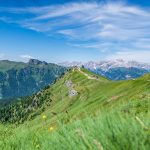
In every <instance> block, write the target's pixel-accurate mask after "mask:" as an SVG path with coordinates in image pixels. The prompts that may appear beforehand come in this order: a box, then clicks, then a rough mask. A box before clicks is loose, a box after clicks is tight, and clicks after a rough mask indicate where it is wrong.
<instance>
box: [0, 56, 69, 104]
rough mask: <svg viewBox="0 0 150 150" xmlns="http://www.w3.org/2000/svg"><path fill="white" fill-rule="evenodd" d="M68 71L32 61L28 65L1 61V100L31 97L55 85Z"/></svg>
mask: <svg viewBox="0 0 150 150" xmlns="http://www.w3.org/2000/svg"><path fill="white" fill-rule="evenodd" d="M66 70H67V69H66V68H64V67H61V66H58V65H55V64H51V63H46V62H44V61H39V60H36V59H31V60H30V61H29V62H28V63H23V62H14V61H8V60H1V61H0V99H4V100H5V101H6V100H7V99H10V98H16V97H22V96H30V95H32V94H34V93H36V92H38V91H40V90H41V89H43V88H44V87H45V86H47V85H49V84H51V83H53V82H54V81H55V80H56V79H57V78H58V77H60V76H61V75H62V74H64V72H65V71H66Z"/></svg>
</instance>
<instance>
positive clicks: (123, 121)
mask: <svg viewBox="0 0 150 150" xmlns="http://www.w3.org/2000/svg"><path fill="white" fill-rule="evenodd" d="M82 71H83V72H85V73H86V74H89V76H94V74H91V73H89V72H88V71H86V70H84V69H83V70H82ZM149 80H150V75H145V76H144V77H141V78H139V79H136V80H131V81H118V82H112V81H109V80H107V79H105V78H103V77H100V76H98V77H97V78H96V79H95V80H92V79H91V80H90V79H88V78H87V76H85V75H84V74H82V73H81V72H79V70H78V69H75V70H74V71H73V70H71V71H70V72H68V73H67V74H66V75H65V76H64V77H62V78H60V79H59V80H57V82H56V83H55V84H54V85H53V86H51V87H49V88H47V89H45V90H43V91H42V92H40V93H38V94H37V95H35V97H36V98H37V100H40V101H41V98H42V99H43V100H44V101H43V104H42V105H40V107H37V108H35V109H34V111H33V112H31V113H29V115H27V114H26V115H27V116H26V120H27V121H25V122H24V123H23V124H21V125H19V126H15V125H14V124H13V125H9V124H8V126H7V127H6V125H5V126H3V125H1V126H0V133H1V139H0V147H1V148H2V149H8V150H9V149H18V150H19V149H43V150H47V149H70V150H72V149H91V150H93V149H98V150H99V149H101V150H103V149H104V150H110V149H111V150H120V149H123V150H126V149H129V150H130V149H131V150H137V149H139V150H148V149H149V147H150V141H149V139H150V130H149V126H150V122H149V120H148V117H149V116H150V113H149V110H150V102H149V101H150V82H149ZM66 81H72V84H73V85H72V86H73V88H74V89H75V90H76V91H77V92H78V95H76V96H73V97H70V96H69V94H68V93H69V89H68V87H67V86H66ZM39 94H40V96H38V95H39ZM46 95H48V96H46ZM32 99H34V97H32V98H30V100H31V101H32ZM49 100H50V103H49V104H48V105H47V102H48V101H49ZM42 106H44V110H42V111H41V112H42V114H41V115H39V114H40V113H41V112H40V113H39V114H37V112H38V111H39V110H40V108H41V107H42ZM27 107H28V106H27ZM16 111H17V110H16ZM20 113H21V112H20ZM33 114H34V115H35V114H36V115H35V118H34V119H31V120H30V117H31V115H33ZM42 116H44V118H42ZM143 124H144V125H143Z"/></svg>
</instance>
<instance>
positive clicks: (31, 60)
mask: <svg viewBox="0 0 150 150" xmlns="http://www.w3.org/2000/svg"><path fill="white" fill-rule="evenodd" d="M28 64H29V65H40V64H42V65H48V63H47V62H45V61H40V60H37V59H30V60H29V62H28Z"/></svg>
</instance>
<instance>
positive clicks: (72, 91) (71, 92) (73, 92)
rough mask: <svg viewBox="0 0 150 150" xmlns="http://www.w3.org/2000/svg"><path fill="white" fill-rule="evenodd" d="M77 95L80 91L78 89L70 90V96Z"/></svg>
mask: <svg viewBox="0 0 150 150" xmlns="http://www.w3.org/2000/svg"><path fill="white" fill-rule="evenodd" d="M76 95H78V92H77V91H76V90H70V91H69V96H70V97H73V96H76Z"/></svg>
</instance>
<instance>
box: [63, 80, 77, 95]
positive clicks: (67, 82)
mask: <svg viewBox="0 0 150 150" xmlns="http://www.w3.org/2000/svg"><path fill="white" fill-rule="evenodd" d="M65 84H66V86H67V87H68V90H69V93H68V94H69V97H73V96H76V95H78V92H77V91H76V90H75V89H74V87H73V83H72V81H71V80H67V81H66V82H65Z"/></svg>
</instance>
